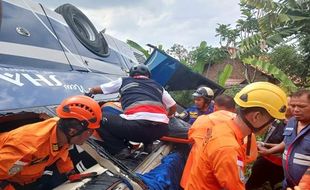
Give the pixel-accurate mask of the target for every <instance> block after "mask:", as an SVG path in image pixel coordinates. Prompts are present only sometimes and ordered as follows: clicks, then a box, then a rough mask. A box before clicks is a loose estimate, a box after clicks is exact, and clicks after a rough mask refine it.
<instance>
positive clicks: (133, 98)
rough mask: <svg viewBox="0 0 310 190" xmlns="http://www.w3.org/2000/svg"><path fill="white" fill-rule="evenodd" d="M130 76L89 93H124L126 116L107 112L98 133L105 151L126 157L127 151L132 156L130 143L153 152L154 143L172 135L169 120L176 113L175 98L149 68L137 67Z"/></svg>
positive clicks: (123, 101) (123, 102) (131, 71)
mask: <svg viewBox="0 0 310 190" xmlns="http://www.w3.org/2000/svg"><path fill="white" fill-rule="evenodd" d="M129 75H130V76H129V77H124V78H119V79H118V80H116V81H111V82H109V83H106V84H102V85H101V86H97V87H94V88H91V89H90V91H89V93H90V94H91V95H92V94H101V93H103V94H109V93H115V92H119V93H120V96H121V97H120V102H121V105H122V109H123V110H124V113H123V114H119V115H116V114H111V113H103V116H104V119H103V123H102V126H101V127H100V129H98V133H99V134H100V136H101V137H102V139H104V148H106V149H107V150H108V151H109V152H110V153H112V154H117V153H119V154H120V155H124V157H126V152H127V153H129V150H128V149H127V147H128V141H134V142H143V143H144V145H145V147H146V149H147V151H149V150H150V149H151V147H152V142H153V141H154V140H157V139H159V138H160V137H162V136H164V135H166V134H167V133H168V123H169V117H172V116H173V115H174V113H175V111H176V103H175V101H174V100H173V98H172V97H171V96H170V94H169V93H168V92H167V91H166V90H165V89H164V88H163V87H162V86H161V85H160V84H158V83H157V82H156V81H154V80H152V79H150V76H151V73H150V71H149V69H148V68H147V67H146V66H145V65H137V66H133V67H132V68H130V71H129ZM167 110H168V112H167ZM124 142H125V143H124ZM122 153H123V154H122Z"/></svg>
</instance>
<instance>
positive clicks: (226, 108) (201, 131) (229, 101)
mask: <svg viewBox="0 0 310 190" xmlns="http://www.w3.org/2000/svg"><path fill="white" fill-rule="evenodd" d="M214 108H215V112H213V113H211V114H209V115H202V116H199V117H198V118H197V120H196V121H195V122H194V123H193V125H192V126H191V128H190V129H189V131H188V138H189V139H190V140H191V141H192V148H191V151H190V153H189V155H188V158H187V161H186V164H185V167H184V170H183V174H182V178H181V182H180V185H181V187H182V188H185V187H186V183H187V181H188V177H189V174H190V171H191V168H192V167H193V165H195V163H196V162H197V161H196V160H197V159H198V157H197V153H198V151H199V149H200V148H201V147H202V142H203V138H204V136H205V134H206V132H208V133H211V132H212V127H214V126H215V125H218V124H220V123H222V122H224V121H228V120H231V119H233V118H234V117H235V116H236V114H235V113H234V112H232V111H233V110H235V101H234V99H233V98H232V97H230V96H228V95H219V96H217V97H216V98H215V104H214ZM251 138H252V139H251V152H250V155H248V156H247V158H246V162H247V163H250V162H253V161H254V160H255V159H256V157H257V155H258V153H257V146H256V143H255V142H256V137H255V135H252V136H251ZM244 148H246V144H245V145H244Z"/></svg>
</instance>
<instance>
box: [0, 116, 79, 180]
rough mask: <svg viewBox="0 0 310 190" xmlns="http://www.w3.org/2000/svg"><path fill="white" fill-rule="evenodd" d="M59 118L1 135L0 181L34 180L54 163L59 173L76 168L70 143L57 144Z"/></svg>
mask: <svg viewBox="0 0 310 190" xmlns="http://www.w3.org/2000/svg"><path fill="white" fill-rule="evenodd" d="M58 120H59V118H56V117H55V118H51V119H47V120H45V121H42V122H39V123H34V124H29V125H25V126H23V127H20V128H17V129H15V130H12V131H10V132H7V133H2V134H0V181H1V180H7V181H10V182H16V183H19V184H21V185H23V184H28V183H32V182H34V181H36V180H37V179H38V178H40V177H41V176H42V174H43V172H44V169H45V167H47V166H50V165H52V164H54V163H56V166H57V168H58V170H59V172H60V173H65V172H69V171H71V170H72V169H73V164H72V161H71V159H70V157H69V155H68V154H69V152H68V148H69V145H65V146H63V147H58V144H57V134H56V129H57V127H56V123H57V121H58Z"/></svg>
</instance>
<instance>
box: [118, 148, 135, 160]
mask: <svg viewBox="0 0 310 190" xmlns="http://www.w3.org/2000/svg"><path fill="white" fill-rule="evenodd" d="M131 156H132V153H131V151H130V149H129V148H124V149H122V150H121V151H120V152H119V153H117V154H115V155H114V157H116V158H117V159H120V160H124V159H128V158H130V157H131Z"/></svg>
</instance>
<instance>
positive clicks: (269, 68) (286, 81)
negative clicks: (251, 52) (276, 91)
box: [242, 58, 297, 92]
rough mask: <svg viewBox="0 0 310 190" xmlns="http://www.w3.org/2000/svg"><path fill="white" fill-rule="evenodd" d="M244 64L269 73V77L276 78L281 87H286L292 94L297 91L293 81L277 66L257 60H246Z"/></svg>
mask: <svg viewBox="0 0 310 190" xmlns="http://www.w3.org/2000/svg"><path fill="white" fill-rule="evenodd" d="M242 61H243V63H245V64H249V65H252V66H253V67H256V68H258V69H259V70H261V71H263V72H265V73H267V74H268V75H272V76H273V77H274V78H276V79H277V80H279V81H280V82H281V85H282V86H284V87H285V88H286V89H287V90H288V91H290V92H292V91H295V90H296V89H297V87H296V86H295V84H294V83H293V82H292V80H291V79H290V78H289V77H288V76H287V75H286V74H285V73H284V72H283V71H281V70H280V69H279V68H277V67H276V66H275V65H273V64H271V63H269V62H267V61H262V60H259V59H257V58H245V59H243V60H242Z"/></svg>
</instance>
